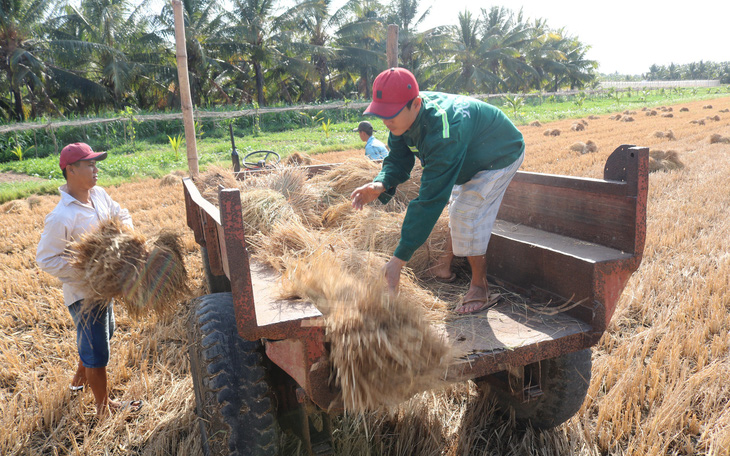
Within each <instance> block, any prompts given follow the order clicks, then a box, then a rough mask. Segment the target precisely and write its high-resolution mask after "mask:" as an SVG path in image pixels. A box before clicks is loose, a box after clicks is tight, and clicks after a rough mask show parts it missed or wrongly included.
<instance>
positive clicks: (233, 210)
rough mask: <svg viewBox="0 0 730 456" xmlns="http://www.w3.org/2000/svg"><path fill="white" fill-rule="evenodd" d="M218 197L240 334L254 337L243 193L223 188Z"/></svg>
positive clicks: (254, 315) (253, 312) (252, 297)
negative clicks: (242, 208)
mask: <svg viewBox="0 0 730 456" xmlns="http://www.w3.org/2000/svg"><path fill="white" fill-rule="evenodd" d="M218 201H219V203H220V217H221V225H222V226H223V227H224V231H223V239H224V240H225V252H226V262H227V263H228V268H229V271H228V278H229V279H230V281H231V293H232V294H233V307H234V309H235V313H236V323H237V326H238V334H239V335H240V336H241V337H243V338H244V339H248V340H254V338H252V337H250V335H248V334H247V332H249V329H250V328H256V327H257V326H258V324H257V320H256V307H255V304H254V296H253V286H252V284H251V272H250V269H249V259H248V252H247V251H246V239H245V237H244V228H243V217H242V215H241V193H240V191H239V190H238V189H223V190H221V191H220V192H219V194H218Z"/></svg>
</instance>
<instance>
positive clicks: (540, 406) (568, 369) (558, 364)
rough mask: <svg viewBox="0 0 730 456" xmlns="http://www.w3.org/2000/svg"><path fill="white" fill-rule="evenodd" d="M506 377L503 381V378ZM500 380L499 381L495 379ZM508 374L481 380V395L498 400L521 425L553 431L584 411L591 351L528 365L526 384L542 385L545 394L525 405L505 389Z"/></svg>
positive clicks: (526, 367) (499, 405)
mask: <svg viewBox="0 0 730 456" xmlns="http://www.w3.org/2000/svg"><path fill="white" fill-rule="evenodd" d="M500 376H501V377H502V378H501V379H500V378H499V377H500ZM495 379H499V380H500V381H499V382H494V381H493V380H495ZM505 379H506V374H501V375H500V374H498V375H495V376H492V377H491V378H490V377H486V378H484V379H481V380H478V381H477V382H476V383H477V386H478V387H479V390H480V394H481V395H482V396H483V397H484V398H489V397H494V398H495V399H496V401H497V405H498V407H499V408H500V409H501V410H503V411H504V412H505V413H509V412H511V411H513V412H514V416H515V419H516V420H517V422H518V424H520V425H521V426H525V425H528V424H529V425H531V426H532V427H533V428H535V429H551V428H554V427H556V426H559V425H560V424H562V423H564V422H566V421H568V420H569V419H570V418H571V417H572V416H573V415H575V414H576V412H578V410H580V407H581V405H583V401H584V399H585V397H586V393H587V392H588V385H589V384H590V381H591V349H590V348H588V349H585V350H581V351H577V352H573V353H568V354H565V355H562V356H558V357H557V358H551V359H546V360H543V361H540V362H537V363H533V364H530V365H528V366H525V383H527V382H528V381H530V380H531V379H532V384H537V381H538V380H539V384H540V386H541V389H542V393H543V394H542V395H541V396H538V397H537V398H535V399H533V400H531V401H529V402H523V401H521V400H519V399H518V398H517V397H515V396H514V395H512V394H511V392H510V391H507V390H505V389H504V388H503V387H501V386H503V385H504V384H505Z"/></svg>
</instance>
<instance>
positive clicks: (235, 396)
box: [184, 145, 648, 454]
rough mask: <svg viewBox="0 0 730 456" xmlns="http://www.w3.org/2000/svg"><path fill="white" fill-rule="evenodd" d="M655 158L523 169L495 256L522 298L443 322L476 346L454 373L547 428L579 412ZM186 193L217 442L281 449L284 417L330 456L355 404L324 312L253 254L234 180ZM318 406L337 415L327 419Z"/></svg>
mask: <svg viewBox="0 0 730 456" xmlns="http://www.w3.org/2000/svg"><path fill="white" fill-rule="evenodd" d="M647 167H648V149H646V148H641V147H634V146H630V145H622V146H620V147H618V148H617V149H616V150H615V151H614V152H613V153H612V154H611V155H610V156H609V158H608V160H607V161H606V164H605V168H604V178H603V179H589V178H580V177H568V176H557V175H548V174H538V173H530V172H522V171H520V172H518V173H517V175H516V176H515V178H514V179H513V181H512V183H511V184H510V186H509V188H508V190H507V192H506V194H505V197H504V200H503V202H502V206H501V208H500V211H499V215H498V219H497V223H496V224H495V227H494V230H493V234H492V238H491V241H490V244H489V248H488V252H487V256H488V276H489V280H490V283H493V284H496V285H498V286H500V287H503V288H504V289H506V290H508V291H509V292H511V293H514V296H519V300H520V301H521V303H522V304H521V305H519V306H515V305H514V304H513V303H511V302H502V303H500V304H498V305H497V306H496V307H493V308H492V309H490V310H489V311H488V312H486V316H485V314H484V313H482V314H480V317H479V318H469V317H462V318H459V319H455V320H454V321H452V322H450V324H449V325H448V326H445V327H444V328H439V329H440V330H441V331H443V333H444V335H445V336H446V337H447V338H448V340H449V341H450V342H451V343H452V344H453V345H454V346H456V347H457V348H458V349H460V350H461V352H462V353H467V355H466V356H464V357H463V358H461V359H459V360H458V362H456V363H455V364H453V365H452V366H450V369H449V373H448V378H449V380H451V381H454V382H458V381H467V380H473V381H475V382H476V383H477V385H479V386H480V391H481V392H482V394H484V395H489V396H494V397H496V398H497V400H498V403H499V404H500V405H501V406H502V407H503V408H504V410H506V411H510V412H512V413H514V414H515V416H516V418H517V419H518V420H519V421H521V422H525V423H528V422H529V423H530V424H531V425H532V426H535V427H540V428H549V427H554V426H557V425H559V424H560V423H562V422H564V421H566V420H567V419H569V418H570V417H571V416H572V415H573V414H575V412H577V411H578V409H579V408H580V406H581V404H582V403H583V400H584V398H585V394H586V392H587V389H588V384H589V381H590V371H591V351H590V347H591V346H593V345H594V344H596V343H597V342H598V340H599V339H600V338H601V336H602V334H603V333H604V331H605V330H606V328H607V326H608V324H609V322H610V320H611V317H612V315H613V313H614V310H615V308H616V304H617V302H618V299H619V297H620V296H621V293H622V291H623V289H624V287H625V285H626V282H627V281H628V279H629V277H630V276H631V274H632V273H633V272H634V271H635V270H636V269H637V268H638V267H639V264H640V263H641V258H642V253H643V250H644V240H645V233H646V200H647V189H648V169H647ZM320 168H321V167H320ZM310 171H311V172H316V171H317V169H316V168H312V169H311V170H310ZM184 189H185V190H184V192H185V205H186V212H187V224H188V226H189V227H190V228H191V229H192V231H193V233H194V235H195V240H196V242H197V243H198V244H200V246H201V252H202V255H203V263H204V265H205V269H206V277H207V283H208V288H209V293H210V294H208V295H205V296H201V297H199V298H197V299H196V302H195V306H196V309H195V314H194V315H193V318H192V319H191V337H192V340H191V344H190V357H191V370H192V374H193V380H194V389H195V394H196V400H197V411H198V414H199V416H200V417H201V419H200V420H199V422H200V427H201V432H202V434H203V441H204V446H205V448H206V451H209V452H210V453H213V454H228V453H229V452H235V451H238V450H240V451H242V452H243V453H242V454H244V453H245V451H244V450H243V449H245V448H248V449H252V450H250V451H251V452H252V453H255V454H259V453H262V454H276V452H277V448H276V447H277V442H278V439H277V438H276V435H277V432H278V430H279V428H280V426H282V427H285V428H291V429H292V430H294V431H295V432H297V433H298V434H299V436H300V437H301V438H302V440H303V441H304V443H305V445H306V447H307V448H309V449H310V452H311V453H316V452H318V451H324V452H326V448H327V438H328V435H329V429H328V425H327V423H328V420H327V417H328V416H329V415H328V414H332V413H338V412H341V403H339V401H338V399H337V398H338V391H337V389H336V388H334V387H333V385H332V384H331V381H330V379H331V378H332V375H331V365H330V362H329V359H328V352H327V342H326V340H325V330H324V325H323V317H322V314H321V313H320V312H319V311H318V310H317V309H316V308H315V307H314V306H313V305H311V304H309V303H302V302H291V301H287V300H282V299H279V298H277V292H276V286H277V279H278V277H277V274H276V273H275V272H274V271H273V270H272V269H271V268H269V267H267V266H265V265H263V264H260V263H257V262H255V261H253V260H252V259H251V258H250V257H249V255H248V253H247V249H246V233H245V230H244V226H243V220H242V215H241V198H240V193H239V190H237V189H221V190H220V192H219V207H218V208H216V207H215V206H213V205H212V204H210V203H209V202H208V201H206V200H205V199H203V198H202V197H201V195H200V194H199V192H198V190H197V189H196V187H195V185H193V183H192V182H191V181H190V180H189V179H185V180H184ZM312 414H320V415H321V416H322V417H323V419H321V420H320V419H318V420H316V422H317V423H318V424H319V425H318V426H312V425H311V421H310V420H309V418H311V416H312ZM236 454H238V453H236Z"/></svg>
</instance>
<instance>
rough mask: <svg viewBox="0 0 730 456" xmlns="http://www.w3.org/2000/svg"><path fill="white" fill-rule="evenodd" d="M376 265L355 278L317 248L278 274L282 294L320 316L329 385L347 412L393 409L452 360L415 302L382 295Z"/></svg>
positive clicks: (438, 381)
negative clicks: (305, 303) (326, 348)
mask: <svg viewBox="0 0 730 456" xmlns="http://www.w3.org/2000/svg"><path fill="white" fill-rule="evenodd" d="M377 263H378V262H377V261H376V262H373V263H371V264H370V267H369V268H367V270H366V271H361V272H360V274H358V275H355V274H353V273H351V272H347V271H346V267H345V265H344V264H343V263H342V262H341V261H340V260H339V259H338V257H337V256H336V255H335V253H333V252H331V251H329V250H322V251H319V252H317V253H315V254H313V255H311V256H308V257H306V258H302V259H300V260H298V261H297V262H296V263H295V264H294V265H293V266H292V267H290V268H289V271H288V274H287V276H286V277H287V280H288V285H287V286H288V287H289V290H290V292H292V293H294V294H296V295H298V296H300V297H302V298H306V299H309V300H311V301H312V302H313V303H314V304H315V305H316V306H317V307H318V308H319V309H320V310H321V311H322V313H323V314H324V316H325V325H326V330H327V339H328V341H329V342H330V361H331V363H332V366H333V368H334V372H335V383H336V385H337V386H339V387H340V388H341V391H342V393H341V394H342V400H343V404H344V408H345V410H346V411H351V412H365V411H371V410H394V409H395V407H397V405H398V404H400V403H402V402H404V401H406V400H408V399H409V398H410V397H412V396H413V395H414V394H417V393H419V392H422V391H426V390H429V389H434V388H437V387H439V386H443V385H445V384H446V383H445V381H444V378H445V374H446V370H447V368H448V366H449V364H450V363H451V361H452V359H453V357H454V354H453V352H452V351H451V348H450V347H449V346H448V345H447V343H446V341H445V340H444V339H443V338H442V337H441V336H439V335H438V334H437V333H436V332H435V331H434V329H433V328H432V327H431V326H430V325H429V323H428V321H427V320H426V318H425V317H424V315H423V312H422V310H421V308H420V304H419V303H418V302H415V301H414V300H411V299H408V295H407V294H405V293H401V294H400V295H399V296H398V297H393V296H391V295H389V294H388V293H387V292H386V291H385V290H386V287H385V283H384V280H383V278H382V272H381V269H380V266H381V265H382V263H380V264H377Z"/></svg>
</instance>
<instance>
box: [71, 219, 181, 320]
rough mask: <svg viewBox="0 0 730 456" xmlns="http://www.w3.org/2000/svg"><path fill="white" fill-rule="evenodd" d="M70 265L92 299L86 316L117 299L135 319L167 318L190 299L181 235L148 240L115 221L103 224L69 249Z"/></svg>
mask: <svg viewBox="0 0 730 456" xmlns="http://www.w3.org/2000/svg"><path fill="white" fill-rule="evenodd" d="M68 252H69V264H71V266H72V267H74V268H76V269H78V270H80V271H81V273H82V283H83V284H84V285H85V286H86V287H87V288H88V289H90V290H92V292H93V294H94V298H93V299H87V300H85V301H84V306H83V309H82V310H83V311H89V310H91V309H93V308H94V307H96V306H99V305H106V304H108V303H109V301H110V300H111V299H118V300H119V301H120V302H121V303H122V304H123V305H124V306H125V307H126V308H127V310H128V311H129V313H130V315H132V316H141V315H142V314H143V313H144V312H145V311H154V312H157V313H164V312H166V311H167V310H169V309H170V308H171V307H172V306H173V305H175V304H177V303H179V302H180V301H182V300H184V298H185V296H186V295H187V293H188V287H187V272H186V270H185V262H184V260H183V247H182V241H181V240H180V235H178V234H176V233H173V232H162V233H160V234H159V235H158V236H155V237H154V238H152V239H150V240H149V241H147V240H145V237H144V236H142V235H141V234H138V233H136V232H135V231H133V230H132V229H131V228H129V227H128V226H126V225H124V224H122V223H121V222H119V221H118V220H116V219H110V220H106V221H104V222H102V223H101V224H100V225H99V226H98V227H97V229H95V230H93V231H90V232H88V233H86V234H84V235H83V236H82V237H81V239H79V240H78V241H76V242H73V243H71V244H70V245H69V247H68Z"/></svg>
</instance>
